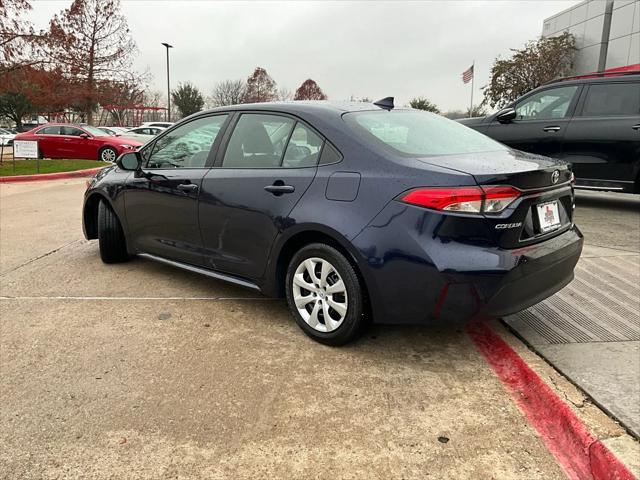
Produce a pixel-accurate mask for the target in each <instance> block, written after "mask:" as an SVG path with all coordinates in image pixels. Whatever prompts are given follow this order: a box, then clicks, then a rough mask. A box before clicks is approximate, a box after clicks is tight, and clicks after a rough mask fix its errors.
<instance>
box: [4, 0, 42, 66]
mask: <svg viewBox="0 0 640 480" xmlns="http://www.w3.org/2000/svg"><path fill="white" fill-rule="evenodd" d="M31 8H32V7H31V4H30V3H29V2H28V0H2V1H0V74H3V73H6V72H10V71H12V70H16V69H19V68H22V67H25V66H34V65H36V64H37V63H40V62H41V61H42V60H43V57H42V49H41V47H42V41H43V38H44V36H43V33H42V32H36V31H35V30H34V29H33V26H32V25H31V23H29V22H28V21H26V20H25V19H24V16H25V14H26V13H27V12H28V11H29V10H31Z"/></svg>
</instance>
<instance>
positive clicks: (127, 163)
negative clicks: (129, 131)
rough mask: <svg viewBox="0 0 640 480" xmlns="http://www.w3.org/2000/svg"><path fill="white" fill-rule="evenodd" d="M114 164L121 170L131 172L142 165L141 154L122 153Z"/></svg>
mask: <svg viewBox="0 0 640 480" xmlns="http://www.w3.org/2000/svg"><path fill="white" fill-rule="evenodd" d="M116 165H118V167H120V168H121V169H122V170H128V171H132V172H135V171H138V170H140V167H141V166H142V156H141V155H140V152H127V153H123V154H122V155H120V157H118V160H116Z"/></svg>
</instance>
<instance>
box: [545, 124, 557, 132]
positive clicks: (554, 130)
mask: <svg viewBox="0 0 640 480" xmlns="http://www.w3.org/2000/svg"><path fill="white" fill-rule="evenodd" d="M542 130H543V131H545V132H558V131H560V127H558V126H557V125H554V126H552V127H544V128H543V129H542Z"/></svg>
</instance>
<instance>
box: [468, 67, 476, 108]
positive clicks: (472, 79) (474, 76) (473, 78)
mask: <svg viewBox="0 0 640 480" xmlns="http://www.w3.org/2000/svg"><path fill="white" fill-rule="evenodd" d="M475 65H476V61H475V60H474V61H473V63H472V64H471V106H470V107H469V118H471V117H472V116H473V81H474V80H475V79H476V67H475Z"/></svg>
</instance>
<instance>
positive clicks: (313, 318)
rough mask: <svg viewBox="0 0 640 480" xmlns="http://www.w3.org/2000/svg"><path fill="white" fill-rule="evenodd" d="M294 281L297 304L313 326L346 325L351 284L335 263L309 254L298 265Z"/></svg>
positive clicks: (332, 327) (329, 328)
mask: <svg viewBox="0 0 640 480" xmlns="http://www.w3.org/2000/svg"><path fill="white" fill-rule="evenodd" d="M292 282H293V285H292V289H293V300H294V302H295V305H296V308H297V310H298V313H299V314H300V316H301V317H302V319H303V320H304V321H305V322H306V323H307V324H308V325H309V326H310V327H312V328H313V329H315V330H317V331H319V332H332V331H334V330H336V329H337V328H339V327H340V325H342V322H343V320H344V319H345V316H346V315H347V309H348V298H347V288H346V286H345V284H344V282H343V280H342V277H341V276H340V274H339V273H338V271H337V270H336V268H335V267H334V266H333V265H332V264H331V263H329V262H328V261H327V260H324V259H322V258H318V257H313V258H307V259H305V260H304V261H302V263H300V265H298V268H296V271H295V274H294V275H293V278H292Z"/></svg>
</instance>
